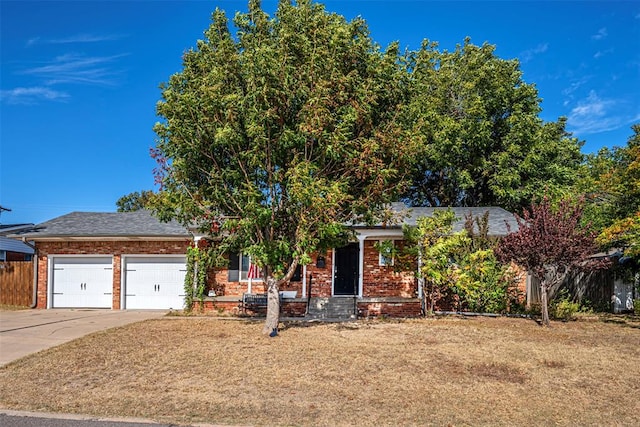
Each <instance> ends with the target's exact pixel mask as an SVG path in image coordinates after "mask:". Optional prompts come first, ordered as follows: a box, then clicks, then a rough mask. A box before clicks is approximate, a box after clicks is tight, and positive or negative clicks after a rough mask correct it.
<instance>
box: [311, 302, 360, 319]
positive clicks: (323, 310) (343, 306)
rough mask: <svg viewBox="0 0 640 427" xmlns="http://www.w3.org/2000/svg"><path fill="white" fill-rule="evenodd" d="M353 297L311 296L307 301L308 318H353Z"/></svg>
mask: <svg viewBox="0 0 640 427" xmlns="http://www.w3.org/2000/svg"><path fill="white" fill-rule="evenodd" d="M354 302H355V301H354V297H333V298H320V297H313V298H311V301H310V302H309V314H308V315H307V318H310V319H344V320H348V319H353V318H355V317H356V316H355V311H354V309H355V307H354Z"/></svg>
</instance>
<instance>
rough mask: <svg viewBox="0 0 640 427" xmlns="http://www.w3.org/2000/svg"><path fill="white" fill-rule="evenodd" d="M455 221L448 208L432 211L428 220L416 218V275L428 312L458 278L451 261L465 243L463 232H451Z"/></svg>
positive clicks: (453, 263)
mask: <svg viewBox="0 0 640 427" xmlns="http://www.w3.org/2000/svg"><path fill="white" fill-rule="evenodd" d="M455 220H456V218H455V215H454V214H453V212H452V211H451V210H448V209H447V210H438V211H435V212H434V214H433V216H432V217H422V218H419V219H418V227H417V231H418V247H419V253H420V255H419V256H420V259H421V265H420V269H419V276H420V277H421V278H423V279H424V295H425V298H426V300H427V303H428V306H427V310H428V311H429V312H432V311H433V310H434V307H435V305H436V303H437V302H438V301H439V300H440V299H441V298H443V297H444V296H445V295H447V293H448V292H449V289H450V288H451V287H452V286H453V285H454V284H455V282H456V280H457V278H458V275H459V267H458V265H457V264H456V263H455V260H456V258H457V256H458V255H459V253H460V251H461V250H462V248H463V247H464V246H465V245H467V244H468V237H467V235H466V232H465V231H461V232H457V233H453V232H452V231H453V223H454V221H455Z"/></svg>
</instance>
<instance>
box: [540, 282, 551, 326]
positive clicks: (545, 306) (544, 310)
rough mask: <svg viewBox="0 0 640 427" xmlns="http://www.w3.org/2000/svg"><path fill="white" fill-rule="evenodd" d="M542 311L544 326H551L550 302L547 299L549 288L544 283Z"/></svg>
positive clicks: (542, 285)
mask: <svg viewBox="0 0 640 427" xmlns="http://www.w3.org/2000/svg"><path fill="white" fill-rule="evenodd" d="M540 305H541V307H540V309H541V312H542V313H541V314H542V325H543V326H551V322H550V321H549V301H548V298H547V286H546V285H545V284H544V283H540Z"/></svg>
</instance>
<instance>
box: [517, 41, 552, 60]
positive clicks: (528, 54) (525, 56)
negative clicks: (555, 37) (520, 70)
mask: <svg viewBox="0 0 640 427" xmlns="http://www.w3.org/2000/svg"><path fill="white" fill-rule="evenodd" d="M548 48H549V44H548V43H541V44H539V45H538V46H536V47H534V48H532V49H528V50H525V51H524V52H520V54H519V55H518V58H520V62H521V63H523V64H524V63H526V62H529V61H531V60H532V59H533V57H534V56H536V55H538V54H540V53H544V52H546V51H547V49H548Z"/></svg>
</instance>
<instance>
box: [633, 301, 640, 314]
mask: <svg viewBox="0 0 640 427" xmlns="http://www.w3.org/2000/svg"><path fill="white" fill-rule="evenodd" d="M633 312H634V313H635V314H636V315H638V316H640V298H636V299H634V300H633Z"/></svg>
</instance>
